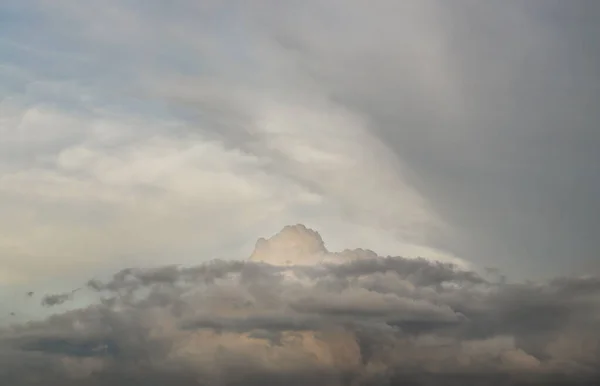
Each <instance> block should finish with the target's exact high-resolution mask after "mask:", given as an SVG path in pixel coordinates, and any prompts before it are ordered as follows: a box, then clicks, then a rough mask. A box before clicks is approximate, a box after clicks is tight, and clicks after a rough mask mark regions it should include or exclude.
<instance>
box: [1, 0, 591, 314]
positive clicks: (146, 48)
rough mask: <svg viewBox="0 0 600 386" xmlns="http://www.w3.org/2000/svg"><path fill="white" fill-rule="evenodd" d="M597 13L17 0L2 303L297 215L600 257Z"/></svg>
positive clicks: (369, 245)
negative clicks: (599, 254) (599, 253)
mask: <svg viewBox="0 0 600 386" xmlns="http://www.w3.org/2000/svg"><path fill="white" fill-rule="evenodd" d="M598 17H600V6H599V3H598V2H597V1H595V0H569V1H561V0H530V1H516V0H515V1H512V0H504V1H494V2H492V1H485V2H482V1H477V0H456V1H445V0H419V1H417V0H406V1H395V0H394V1H392V0H378V1H373V2H366V1H359V0H343V1H342V0H331V1H317V0H305V1H275V0H255V1H235V0H223V1H218V0H206V1H194V0H174V1H169V2H164V1H158V0H125V1H120V0H119V1H118V0H104V1H81V0H47V1H46V0H28V1H24V0H3V1H2V2H1V4H0V98H1V99H0V311H2V312H3V313H4V314H6V313H8V312H11V311H12V310H16V311H17V314H18V315H15V317H16V318H19V319H18V320H27V319H28V318H30V317H34V316H39V315H40V314H41V313H43V312H48V311H47V310H45V309H44V310H40V309H39V308H40V307H39V302H37V303H35V306H30V305H27V304H25V303H24V302H22V301H21V297H23V296H26V295H25V294H26V292H27V291H35V292H36V293H38V292H45V291H50V292H52V291H55V292H57V293H67V292H68V291H70V290H72V289H74V288H76V287H77V286H78V285H80V284H81V283H85V281H86V280H88V279H89V278H93V277H106V276H107V275H109V274H111V273H113V272H115V271H118V270H120V269H123V268H126V267H134V266H135V267H153V266H162V265H166V264H184V265H196V264H201V263H203V262H206V261H209V260H211V259H213V258H222V259H236V260H240V259H242V260H243V259H246V258H247V257H248V256H250V254H251V253H252V251H253V248H254V244H255V242H256V240H257V239H258V238H259V237H269V236H271V235H273V234H275V233H276V232H278V231H280V230H281V229H282V228H283V227H284V226H285V225H291V224H298V223H301V224H305V225H306V226H308V227H310V228H313V229H316V230H318V232H319V233H320V235H321V236H322V237H323V239H324V240H325V243H326V245H327V248H328V249H329V250H331V251H341V250H344V249H353V248H364V249H372V250H374V251H375V252H377V253H378V254H379V255H382V256H386V255H393V256H404V257H409V258H412V257H424V258H426V259H430V260H440V261H444V262H453V263H456V264H458V266H460V267H463V268H467V269H469V270H473V271H476V272H484V269H485V268H486V267H487V268H495V269H498V270H500V272H501V273H504V274H506V275H508V276H509V277H511V278H513V279H514V280H525V279H547V278H552V277H558V276H570V277H574V276H577V275H581V274H593V275H594V274H600V257H599V256H598V251H599V250H600V238H599V237H598V235H600V205H599V204H598V197H600V152H599V151H598V145H600V109H599V108H598V101H600V44H599V43H598V36H600V24H598ZM86 296H87V295H86ZM84 298H85V296H84ZM88 301H89V299H88V298H85V300H82V302H84V303H85V302H88ZM81 304H83V303H81ZM2 318H6V317H4V316H2ZM2 323H4V322H2V321H0V324H2Z"/></svg>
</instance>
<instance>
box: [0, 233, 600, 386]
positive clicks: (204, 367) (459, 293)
mask: <svg viewBox="0 0 600 386" xmlns="http://www.w3.org/2000/svg"><path fill="white" fill-rule="evenodd" d="M328 257H329V258H328ZM598 283H599V280H598V279H597V278H594V277H582V278H575V277H572V278H569V277H562V278H557V279H555V280H552V281H549V282H543V283H535V282H530V283H510V282H507V281H489V280H486V279H484V278H483V277H482V276H480V275H479V274H477V273H476V272H473V271H468V270H465V269H464V268H461V267H459V266H457V265H454V264H452V263H444V262H435V261H430V260H425V259H407V258H402V257H382V256H379V255H377V254H376V253H375V252H372V251H369V250H360V249H358V250H346V251H343V252H330V251H328V250H327V248H326V247H325V243H324V242H323V239H322V238H321V236H320V235H319V233H317V232H316V231H314V230H311V229H309V228H307V227H305V226H303V225H295V226H287V227H285V228H284V229H283V230H282V231H281V232H279V233H278V234H276V235H274V236H273V237H271V238H269V239H262V238H261V239H259V241H258V242H257V243H256V248H255V251H254V253H253V254H252V257H251V258H250V259H248V260H240V261H235V260H231V261H222V260H214V261H210V262H207V263H203V264H200V265H197V266H187V267H184V266H165V267H156V268H147V269H143V268H129V269H125V270H122V271H120V272H117V273H116V274H114V275H113V276H112V278H110V279H108V280H98V279H93V280H91V281H89V282H88V286H87V291H91V292H93V293H98V294H99V295H101V298H100V300H99V302H97V303H92V304H90V305H88V306H85V307H82V308H77V309H73V310H71V311H67V312H64V313H59V314H55V315H53V316H51V317H49V318H47V319H44V320H39V321H32V322H29V323H26V324H17V325H13V326H11V327H8V328H4V329H3V330H1V332H0V375H1V376H2V377H3V379H7V380H10V381H11V382H12V383H11V384H14V385H17V386H20V385H35V384H38V383H36V382H41V380H44V381H45V382H46V383H45V384H47V385H54V384H56V385H59V384H60V385H63V384H67V385H69V384H82V383H83V384H90V385H108V384H114V385H121V384H123V385H125V384H128V382H143V383H144V384H153V383H152V382H157V384H160V382H159V380H160V381H161V382H170V383H172V384H176V385H188V384H189V385H192V384H197V383H199V384H206V385H236V384H253V382H256V383H257V384H258V383H260V382H269V383H271V384H284V383H285V384H288V383H292V384H296V383H297V384H299V385H302V384H313V383H316V384H323V385H343V384H353V385H371V384H390V385H394V384H403V382H413V383H412V384H419V385H420V384H422V385H427V384H430V383H429V382H437V383H436V384H454V383H452V382H480V381H481V382H483V380H486V382H492V383H491V384H495V383H493V382H498V383H497V384H500V382H501V381H503V382H508V383H504V384H530V383H527V382H533V383H539V384H542V383H543V382H545V381H546V380H547V379H555V380H561V379H564V382H565V384H568V382H576V381H580V380H584V381H586V380H590V382H591V380H593V377H596V376H598V375H600V374H598V373H597V368H598V367H597V366H598V364H600V351H599V350H598V347H600V340H599V339H598V337H597V334H596V333H595V332H596V331H597V328H598V327H600V319H599V317H600V314H598V309H600V307H599V306H600V285H598ZM70 295H71V294H64V295H53V296H52V295H49V296H46V297H45V298H44V299H46V300H48V301H50V300H49V299H51V300H52V301H54V300H57V301H58V300H65V299H66V298H67V297H68V296H70ZM561 377H562V378H561ZM511 382H512V383H511ZM590 384H591V383H590Z"/></svg>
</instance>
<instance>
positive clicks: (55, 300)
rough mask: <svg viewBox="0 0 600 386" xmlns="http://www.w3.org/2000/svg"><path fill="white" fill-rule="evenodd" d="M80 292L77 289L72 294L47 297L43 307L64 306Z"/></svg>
mask: <svg viewBox="0 0 600 386" xmlns="http://www.w3.org/2000/svg"><path fill="white" fill-rule="evenodd" d="M79 290H80V288H78V289H75V290H73V291H71V292H67V293H64V294H52V295H46V296H44V297H43V298H42V305H43V306H46V307H52V306H57V305H60V304H63V303H65V302H67V301H69V300H71V299H72V298H73V295H74V294H75V293H76V292H77V291H79ZM32 294H33V293H32Z"/></svg>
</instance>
